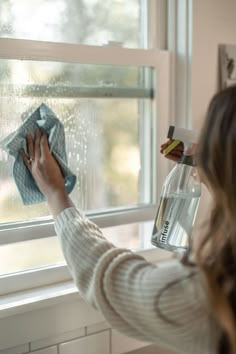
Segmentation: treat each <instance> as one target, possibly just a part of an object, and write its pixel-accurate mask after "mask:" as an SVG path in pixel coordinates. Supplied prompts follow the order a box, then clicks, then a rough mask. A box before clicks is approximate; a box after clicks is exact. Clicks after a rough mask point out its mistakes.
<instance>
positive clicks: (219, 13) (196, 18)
mask: <svg viewBox="0 0 236 354" xmlns="http://www.w3.org/2000/svg"><path fill="white" fill-rule="evenodd" d="M192 1H193V66H192V117H193V127H194V128H195V129H197V128H198V129H199V128H200V126H201V124H202V122H203V119H204V115H205V112H206V109H207V106H208V103H209V101H210V99H211V97H212V95H213V94H214V93H215V92H216V90H217V89H218V78H219V76H218V75H219V73H218V71H219V67H218V65H219V63H218V46H219V44H226V43H227V44H236V17H235V16H236V1H235V0H192Z"/></svg>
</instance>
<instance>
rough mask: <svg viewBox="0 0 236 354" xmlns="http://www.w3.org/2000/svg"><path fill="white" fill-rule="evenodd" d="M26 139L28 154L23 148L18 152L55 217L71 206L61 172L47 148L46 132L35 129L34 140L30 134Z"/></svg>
mask: <svg viewBox="0 0 236 354" xmlns="http://www.w3.org/2000/svg"><path fill="white" fill-rule="evenodd" d="M26 139H27V147H28V154H29V156H27V155H26V153H25V152H24V150H23V149H22V150H20V154H21V156H22V158H23V160H24V162H25V164H26V166H27V167H28V169H29V170H30V172H31V173H32V176H33V177H34V180H35V182H36V184H37V186H38V188H39V190H40V191H41V192H42V193H43V195H44V196H45V198H46V199H47V201H48V204H49V208H50V209H51V212H52V214H53V216H54V217H56V216H57V215H58V214H59V213H60V212H61V211H62V210H64V209H65V208H67V207H70V206H73V204H72V202H71V201H70V199H69V197H68V195H67V192H66V189H65V184H64V178H63V175H62V172H61V170H60V167H59V165H58V163H57V161H56V160H55V158H54V157H53V155H52V154H51V152H50V150H49V146H48V139H47V135H46V133H43V134H42V133H41V132H40V130H39V129H37V130H36V133H35V141H34V140H33V138H32V136H31V135H28V136H27V138H26Z"/></svg>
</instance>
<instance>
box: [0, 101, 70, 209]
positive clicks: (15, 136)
mask: <svg viewBox="0 0 236 354" xmlns="http://www.w3.org/2000/svg"><path fill="white" fill-rule="evenodd" d="M37 128H41V129H42V130H43V131H45V132H47V134H48V142H49V146H50V151H51V152H52V154H53V156H54V157H55V158H56V160H57V162H58V163H59V165H60V168H61V171H62V173H63V175H64V179H65V188H66V191H67V193H68V194H69V193H70V192H71V191H72V190H73V188H74V186H75V183H76V176H75V175H74V174H73V173H72V171H71V170H70V169H69V167H68V165H67V156H66V150H65V133H64V127H63V124H62V123H61V122H60V121H59V119H58V118H57V117H56V115H55V114H54V112H53V111H52V110H51V109H49V108H48V107H47V106H46V105H45V104H44V103H42V104H41V105H40V107H38V108H37V109H36V111H34V112H33V113H32V114H31V115H30V117H29V118H28V119H27V120H25V121H24V122H23V124H22V125H21V126H20V127H19V128H18V129H17V130H16V131H15V132H14V133H12V134H10V135H9V136H7V137H6V138H5V139H4V140H3V141H2V142H1V143H0V145H1V147H2V148H3V149H4V150H5V151H7V152H8V153H9V154H10V155H12V156H14V158H15V161H14V165H13V176H14V179H15V182H16V185H17V188H18V190H19V192H20V195H21V198H22V201H23V203H24V204H25V205H29V204H36V203H41V202H43V201H45V198H44V196H43V194H42V193H41V192H40V190H39V189H38V187H37V185H36V183H35V181H34V178H33V177H32V175H31V173H30V171H29V170H28V168H27V167H26V166H25V164H24V162H23V159H22V157H21V155H20V153H19V151H20V149H21V148H23V149H24V151H25V152H26V153H27V142H26V135H27V134H31V135H32V136H33V137H34V135H35V131H36V129H37Z"/></svg>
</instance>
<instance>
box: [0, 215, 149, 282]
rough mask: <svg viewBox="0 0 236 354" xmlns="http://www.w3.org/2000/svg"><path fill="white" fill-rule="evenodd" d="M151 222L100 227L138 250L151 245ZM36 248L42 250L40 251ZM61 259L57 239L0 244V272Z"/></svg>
mask: <svg viewBox="0 0 236 354" xmlns="http://www.w3.org/2000/svg"><path fill="white" fill-rule="evenodd" d="M150 227H151V228H152V227H153V222H151V223H150V222H146V223H140V224H129V225H122V226H115V227H109V228H104V229H102V231H103V234H104V236H105V237H106V238H107V239H108V240H109V241H111V242H112V243H113V244H115V245H116V246H118V247H127V248H129V249H133V250H137V249H142V248H144V247H145V248H151V247H152V246H151V243H150V239H151V228H150ZM39 250H42V251H40V252H39ZM61 262H64V257H63V254H62V251H61V247H60V243H59V239H58V238H57V237H48V238H43V239H40V240H31V241H26V242H18V243H15V244H9V245H5V246H1V247H0V275H2V274H9V273H15V272H20V271H24V270H29V269H32V268H39V267H46V266H49V265H54V264H58V263H61Z"/></svg>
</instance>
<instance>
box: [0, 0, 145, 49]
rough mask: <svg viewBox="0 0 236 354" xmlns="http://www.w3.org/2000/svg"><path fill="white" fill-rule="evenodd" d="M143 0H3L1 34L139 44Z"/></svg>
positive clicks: (66, 40) (127, 44)
mask: <svg viewBox="0 0 236 354" xmlns="http://www.w3.org/2000/svg"><path fill="white" fill-rule="evenodd" d="M140 3H141V1H140V0H116V1H113V0H51V1H48V0H33V1H29V0H1V2H0V23H1V26H0V37H8V38H20V39H32V40H41V41H50V42H64V43H81V44H92V45H102V44H106V43H107V42H108V41H116V42H121V43H123V45H124V46H128V47H139V43H140V37H141V27H140V23H141V19H140Z"/></svg>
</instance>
